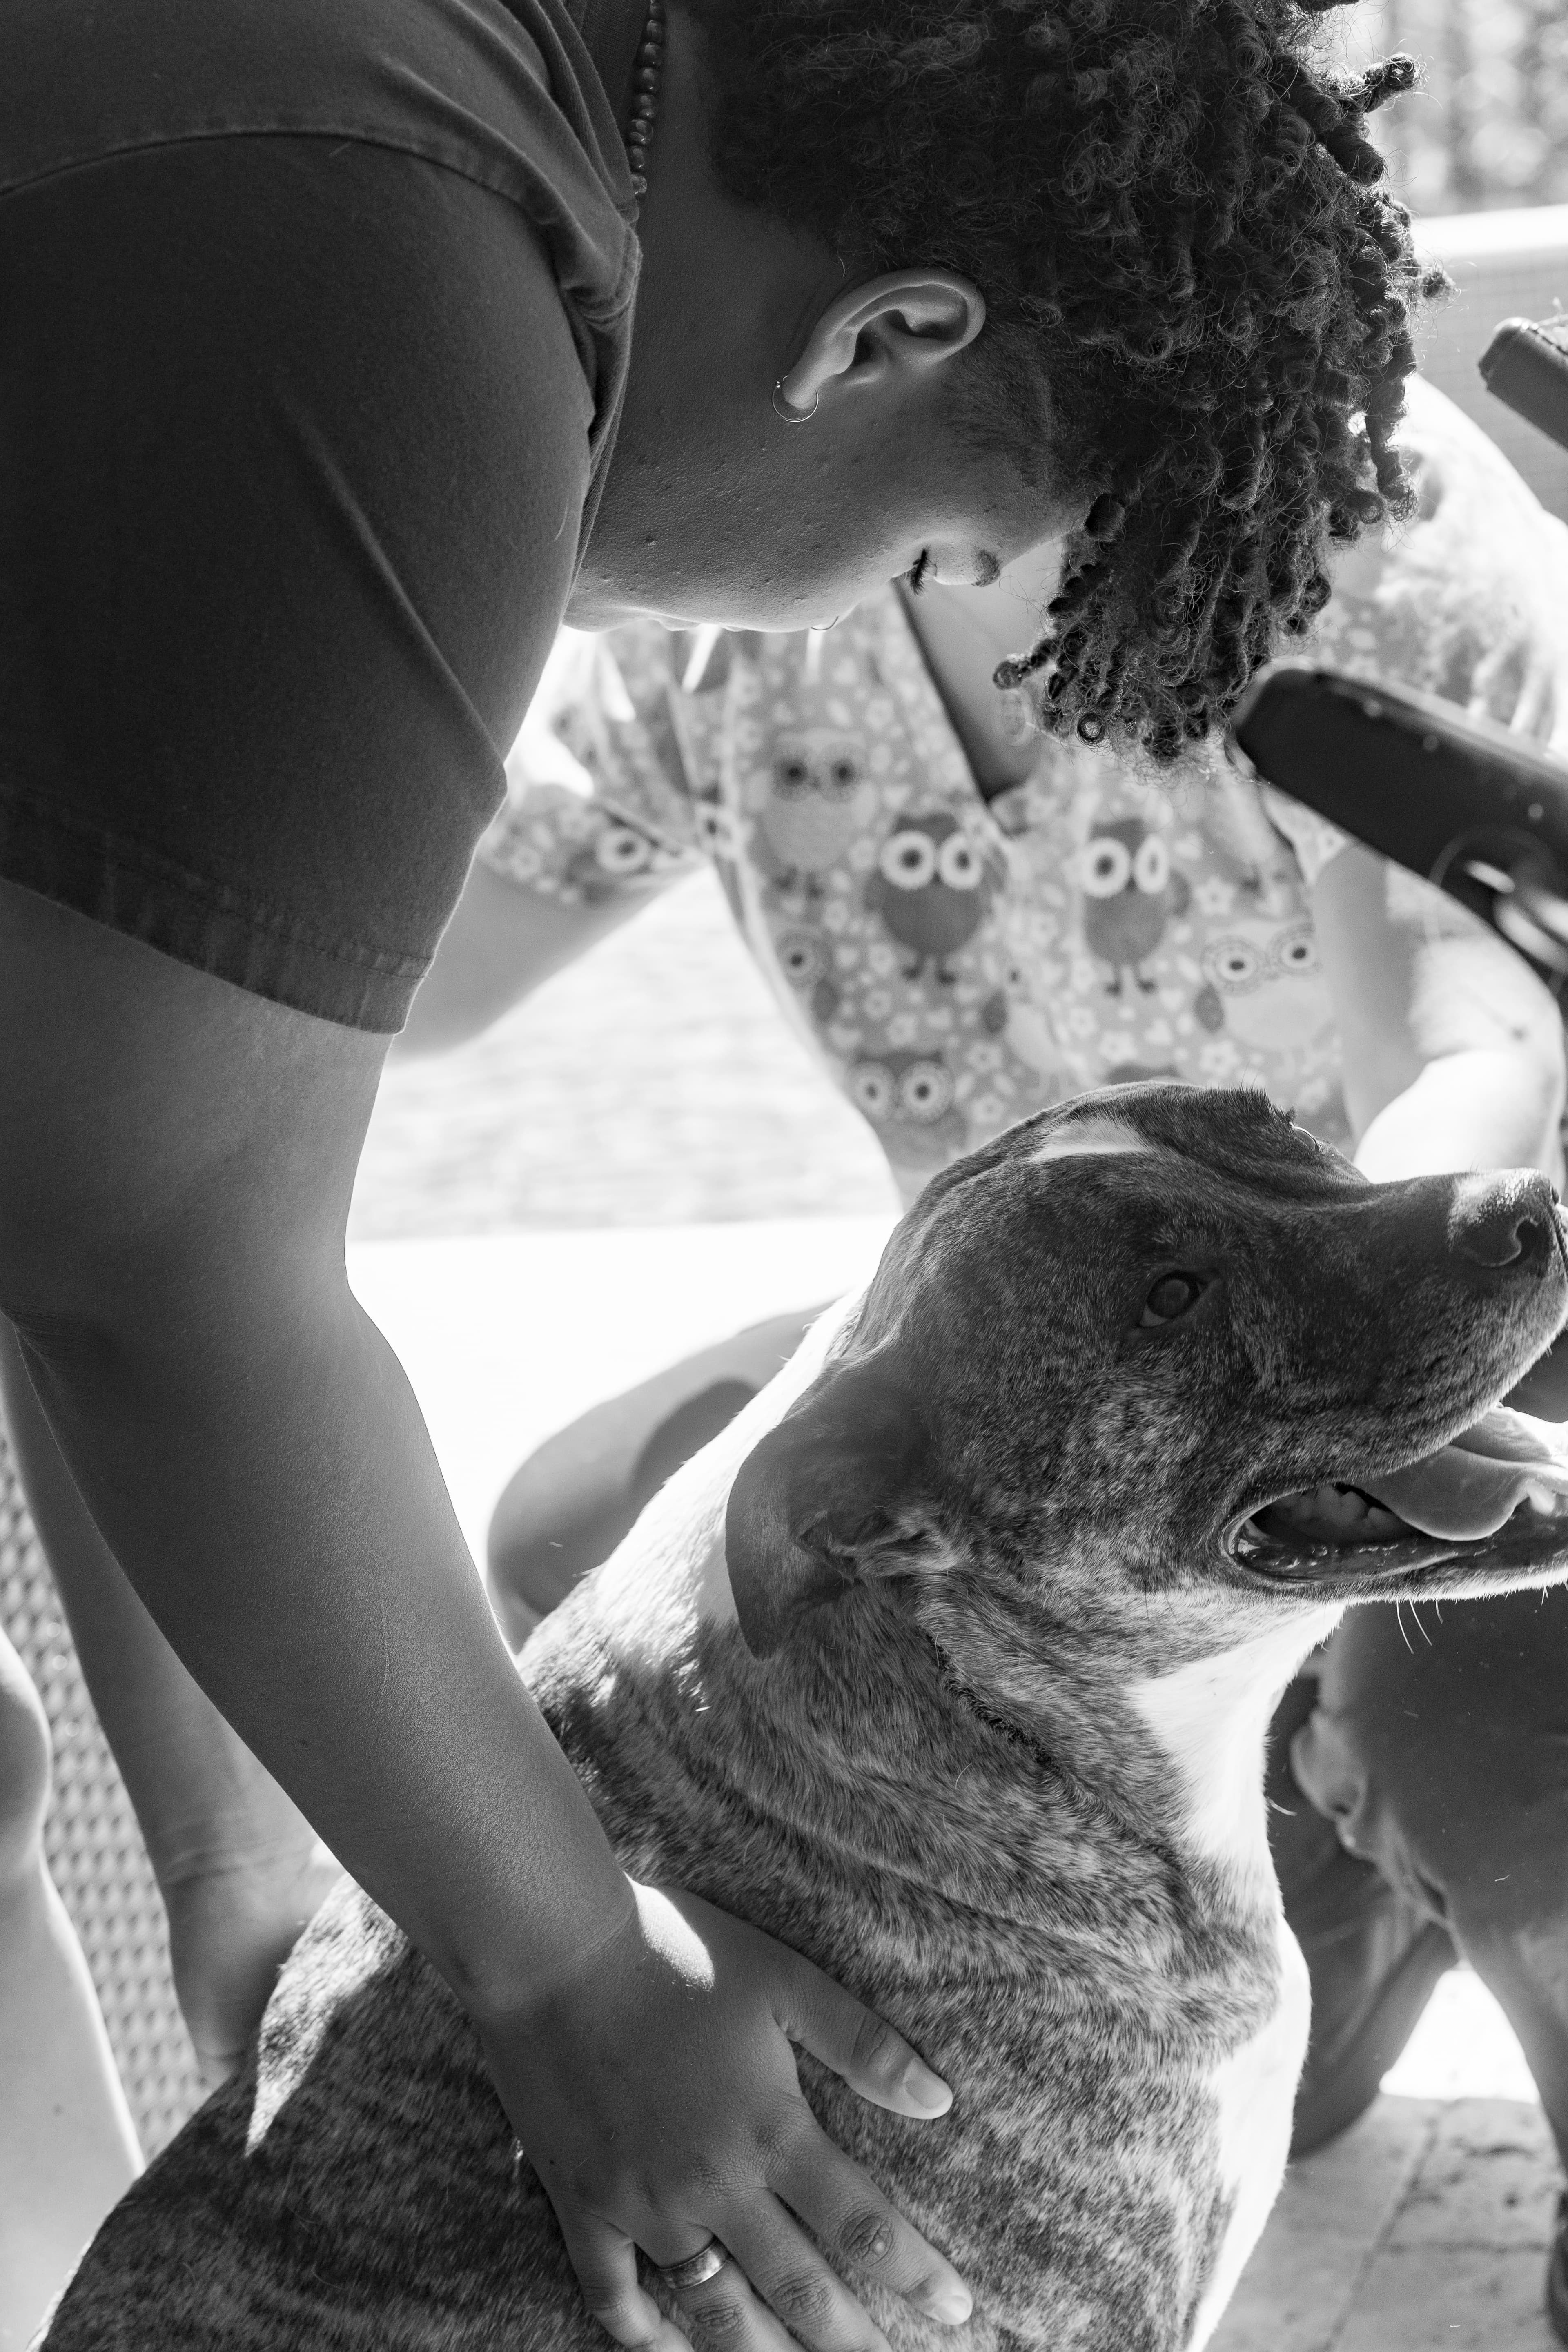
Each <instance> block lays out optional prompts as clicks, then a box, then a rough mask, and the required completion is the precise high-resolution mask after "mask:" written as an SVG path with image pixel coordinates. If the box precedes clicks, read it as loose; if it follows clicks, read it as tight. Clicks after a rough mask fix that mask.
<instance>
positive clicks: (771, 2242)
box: [675, 2193, 889, 2352]
mask: <svg viewBox="0 0 1568 2352" xmlns="http://www.w3.org/2000/svg"><path fill="white" fill-rule="evenodd" d="M727 2226H728V2227H729V2229H730V2230H731V2233H732V2235H733V2236H734V2237H736V2238H737V2239H738V2240H740V2241H741V2242H742V2243H743V2244H744V2245H745V2247H746V2250H747V2251H746V2254H745V2256H744V2257H743V2258H742V2256H740V2255H738V2254H737V2253H736V2252H735V2251H734V2250H733V2249H732V2248H730V2247H729V2244H728V2240H726V2241H725V2244H726V2248H727V2251H728V2252H729V2259H728V2261H727V2262H726V2263H725V2264H724V2267H723V2269H722V2270H721V2271H716V2272H715V2273H714V2274H713V2276H712V2277H711V2278H710V2279H704V2280H703V2282H702V2284H700V2286H693V2287H682V2288H680V2289H679V2291H678V2293H677V2294H676V2298H675V2299H676V2302H677V2303H678V2304H679V2307H680V2315H681V2317H682V2319H683V2320H684V2321H685V2322H686V2325H687V2327H688V2329H689V2333H690V2336H691V2338H692V2341H693V2343H694V2344H695V2345H697V2347H699V2352H705V2347H709V2346H711V2347H714V2352H799V2347H800V2346H801V2345H802V2344H804V2345H806V2346H808V2347H811V2352H889V2346H888V2342H887V2339H886V2337H885V2336H883V2335H882V2334H881V2333H880V2331H879V2329H878V2328H877V2327H876V2326H874V2325H873V2323H872V2321H871V2319H870V2318H869V2316H868V2314H867V2313H866V2312H864V2311H862V2309H861V2308H860V2305H858V2303H857V2302H856V2300H855V2298H854V2296H853V2295H852V2294H850V2293H849V2290H848V2289H847V2287H846V2286H844V2285H843V2284H842V2283H841V2282H840V2281H839V2280H837V2279H836V2278H835V2277H834V2275H833V2273H832V2272H831V2271H830V2270H829V2269H828V2267H827V2265H826V2263H825V2262H824V2261H823V2259H822V2257H821V2255H820V2254H819V2253H818V2252H817V2251H816V2248H815V2246H813V2245H811V2244H810V2243H809V2242H808V2241H807V2239H806V2238H805V2235H804V2233H803V2232H802V2231H799V2230H797V2229H796V2227H795V2223H794V2222H793V2221H791V2220H790V2217H789V2215H788V2214H787V2213H786V2212H785V2211H784V2208H783V2206H782V2205H781V2204H780V2203H779V2202H778V2200H777V2199H776V2198H773V2197H769V2196H767V2195H766V2194H765V2193H764V2194H763V2196H762V2197H761V2198H760V2199H759V2200H757V2207H756V2210H755V2211H754V2213H753V2214H752V2215H751V2216H750V2217H742V2216H733V2215H732V2216H731V2220H730V2221H729V2223H728V2224H727ZM753 2265H755V2266H756V2267H755V2268H754V2269H753ZM764 2279H765V2280H766V2282H767V2284H765V2285H764V2284H763V2280H764ZM769 2305H772V2306H773V2308H772V2309H771V2310H770V2309H769V2307H768V2306H769Z"/></svg>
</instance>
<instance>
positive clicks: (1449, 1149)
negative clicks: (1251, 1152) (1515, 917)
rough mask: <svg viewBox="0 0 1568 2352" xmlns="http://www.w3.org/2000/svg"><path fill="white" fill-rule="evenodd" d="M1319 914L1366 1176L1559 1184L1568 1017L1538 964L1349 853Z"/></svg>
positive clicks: (1440, 900) (1397, 874)
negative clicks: (1468, 1174) (1512, 1172)
mask: <svg viewBox="0 0 1568 2352" xmlns="http://www.w3.org/2000/svg"><path fill="white" fill-rule="evenodd" d="M1312 899H1313V914H1314V919H1315V922H1316V926H1317V932H1318V940H1319V944H1320V947H1321V951H1322V955H1323V961H1324V969H1325V971H1326V973H1327V977H1328V982H1329V986H1330V991H1331V995H1332V998H1333V1002H1334V1009H1335V1013H1336V1015H1337V1017H1338V1021H1339V1028H1340V1038H1341V1044H1342V1051H1343V1056H1344V1087H1345V1100H1346V1108H1347V1109H1348V1111H1349V1113H1350V1118H1351V1124H1352V1129H1353V1131H1354V1134H1355V1137H1356V1159H1357V1161H1358V1163H1359V1165H1360V1166H1361V1167H1363V1169H1364V1170H1365V1171H1366V1172H1367V1174H1368V1175H1369V1176H1373V1177H1374V1178H1378V1179H1385V1178H1393V1177H1395V1176H1414V1175H1421V1174H1426V1173H1430V1172H1434V1171H1441V1170H1447V1169H1454V1168H1471V1167H1480V1168H1512V1167H1521V1168H1522V1167H1534V1168H1540V1169H1542V1170H1544V1171H1545V1172H1546V1173H1547V1174H1548V1175H1550V1176H1553V1177H1556V1176H1558V1175H1559V1174H1560V1173H1561V1164H1562V1163H1561V1147H1560V1145H1559V1141H1558V1129H1559V1124H1560V1121H1561V1119H1562V1116H1563V1085H1564V1069H1563V1020H1562V1015H1561V1013H1559V1011H1558V1008H1557V1006H1556V1004H1555V1003H1554V1002H1553V1000H1552V996H1551V995H1550V994H1549V992H1547V990H1546V989H1545V988H1544V987H1542V983H1541V982H1539V981H1538V980H1537V979H1536V978H1535V976H1534V974H1533V973H1532V972H1531V971H1530V969H1529V967H1528V966H1527V965H1526V964H1525V963H1523V962H1522V961H1521V960H1520V958H1519V957H1518V956H1517V955H1515V954H1514V953H1513V951H1512V950H1510V948H1508V947H1506V946H1505V945H1504V944H1503V942H1502V941H1501V940H1499V939H1497V938H1496V937H1495V936H1494V935H1493V934H1492V933H1491V932H1490V931H1489V930H1488V929H1486V927H1485V926H1484V925H1483V924H1482V923H1480V922H1479V920H1478V919H1476V918H1475V917H1473V916H1471V915H1469V914H1468V912H1467V911H1466V909H1465V908H1462V907H1459V906H1457V905H1456V904H1455V903H1454V902H1453V900H1451V899H1449V898H1445V897H1443V896H1442V894H1441V893H1440V892H1438V891H1436V890H1434V889H1433V888H1431V887H1429V886H1428V885H1427V884H1426V883H1423V882H1420V881H1418V880H1417V879H1416V878H1415V876H1413V875H1408V874H1405V872H1404V871H1403V870H1402V869H1401V868H1400V867H1398V866H1390V865H1388V864H1386V863H1385V862H1384V860H1383V859H1382V858H1380V857H1376V856H1373V853H1372V852H1371V851H1370V850H1366V849H1363V848H1361V847H1360V846H1359V845H1352V846H1351V847H1349V848H1346V849H1342V850H1341V851H1340V853H1339V854H1338V856H1335V857H1332V858H1331V860H1330V861H1329V863H1328V864H1327V865H1326V866H1324V868H1323V870H1322V872H1321V874H1320V875H1319V877H1318V879H1317V882H1316V885H1315V887H1314V889H1313V894H1312Z"/></svg>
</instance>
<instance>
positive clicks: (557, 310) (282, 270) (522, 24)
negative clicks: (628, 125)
mask: <svg viewBox="0 0 1568 2352" xmlns="http://www.w3.org/2000/svg"><path fill="white" fill-rule="evenodd" d="M643 23H644V9H643V5H642V0H592V5H591V8H585V7H584V6H583V5H578V6H576V7H572V6H568V5H563V0H202V4H201V5H194V0H8V5H7V6H6V8H5V11H4V15H3V16H0V876H4V877H7V878H9V879H10V880H12V881H15V882H18V883H20V884H22V885H23V886H24V887H27V888H30V889H34V890H37V891H39V892H41V893H43V894H44V895H46V896H48V897H52V898H57V899H58V900H60V901H61V902H62V903H64V904H67V905H68V906H71V907H74V908H76V909H77V910H78V911H79V912H81V913H83V914H86V915H89V916H90V917H92V918H93V919H96V920H99V921H102V922H106V923H109V924H111V925H113V926H114V927H116V928H118V929H121V930H125V931H128V932H130V933H132V935H134V936H136V937H139V938H141V939H142V940H146V941H147V942H148V943H149V944H150V945H152V946H153V947H155V948H157V949H159V950H162V951H163V952H165V953H167V954H171V955H174V956H176V957H178V958H180V959H182V960H184V961H187V962H190V963H193V964H195V965H196V966H198V967H199V968H201V969H204V970H205V971H211V972H213V973H215V974H216V975H217V976H219V977H221V978H224V979H226V980H229V981H231V982H234V983H236V984H237V985H238V986H241V987H245V988H248V989H251V990H254V991H256V992H259V993H261V994H264V995H268V996H271V997H274V998H276V999H277V1000H279V1001H280V1002H282V1003H289V1004H291V1005H294V1006H296V1007H298V1008H299V1009H300V1010H303V1011H306V1012H310V1013H317V1014H319V1015H320V1016H321V1017H323V1018H326V1019H329V1020H333V1021H338V1022H342V1023H347V1024H351V1025H357V1026H362V1027H365V1028H368V1029H372V1030H383V1031H384V1030H389V1029H395V1028H396V1027H397V1026H398V1025H400V1024H401V1021H402V1018H403V1015H404V1013H405V1010H406V1005H407V1002H408V999H409V997H410V996H411V994H412V992H413V989H414V987H415V986H416V983H417V982H418V979H419V978H420V976H421V975H422V973H423V971H424V970H425V969H426V965H427V963H428V961H429V958H430V955H431V953H432V952H433V950H434V947H435V944H436V941H437V939H438V937H439V934H440V930H441V929H442V927H443V925H444V923H445V921H446V919H447V914H448V913H449V911H450V908H451V907H452V905H453V904H454V902H455V900H456V898H457V895H458V891H459V890H460V888H461V886H462V881H463V877H464V875H465V873H466V871H467V867H468V859H469V856H470V855H471V852H472V848H473V845H474V842H475V841H476V839H477V838H478V836H479V833H480V832H481V830H482V829H483V826H484V824H485V823H486V822H487V820H488V818H489V815H490V814H491V813H492V811H493V809H494V808H495V806H496V804H497V803H498V802H499V800H500V794H501V792H502V789H503V770H502V764H501V762H502V755H503V754H504V751H505V749H506V746H507V744H508V743H509V742H510V739H511V735H512V733H513V732H514V731H515V729H516V726H517V724H518V722H519V720H520V719H521V713H522V710H523V709H524V708H525V707H526V704H527V700H528V697H529V694H530V692H531V688H532V685H533V682H534V679H535V677H536V676H537V673H538V669H539V667H540V664H541V663H542V659H543V656H544V654H545V653H546V652H547V650H548V647H549V644H550V642H551V640H552V636H553V634H554V629H555V626H556V625H557V622H558V620H559V616H560V612H561V607H562V603H563V597H564V594H565V593H566V589H567V587H568V586H569V584H570V579H571V574H572V571H573V569H574V562H575V560H576V558H577V556H578V554H579V553H580V551H581V548H582V546H583V545H584V543H585V540H586V536H587V533H588V531H589V530H590V529H591V527H592V523H593V518H594V513H595V506H596V502H597V499H598V495H599V491H600V489H601V488H602V485H603V480H604V476H605V467H606V464H607V460H608V457H609V452H610V449H611V446H612V444H613V441H614V436H615V432H616V420H617V417H618V414H619V409H620V404H621V398H622V393H623V389H624V383H625V378H626V364H627V354H628V350H629V342H630V331H631V319H632V310H633V300H634V295H635V289H636V284H637V259H638V251H637V236H636V231H635V226H634V223H635V205H634V201H633V194H632V189H631V183H630V175H629V172H628V169H627V165H626V154H625V150H624V147H623V144H622V142H621V138H620V135H619V127H618V109H619V104H620V101H621V100H622V96H623V92H624V89H625V87H626V83H627V82H628V81H629V78H630V72H631V68H632V64H633V58H634V53H635V50H636V47H637V41H638V38H639V37H640V34H641V32H642V29H643Z"/></svg>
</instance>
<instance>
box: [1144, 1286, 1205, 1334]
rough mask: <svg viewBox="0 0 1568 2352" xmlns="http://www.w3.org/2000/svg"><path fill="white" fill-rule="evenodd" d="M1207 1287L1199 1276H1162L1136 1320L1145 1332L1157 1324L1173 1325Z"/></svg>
mask: <svg viewBox="0 0 1568 2352" xmlns="http://www.w3.org/2000/svg"><path fill="white" fill-rule="evenodd" d="M1207 1287H1208V1286H1207V1284H1206V1283H1205V1280H1204V1278H1203V1276H1202V1275H1199V1274H1163V1275H1162V1276H1160V1279H1159V1281H1158V1282H1157V1283H1156V1284H1155V1285H1154V1287H1153V1289H1152V1291H1151V1292H1150V1293H1149V1296H1148V1297H1147V1298H1146V1299H1145V1300H1144V1301H1143V1312H1142V1315H1141V1316H1140V1317H1139V1318H1138V1320H1139V1322H1140V1323H1141V1324H1142V1327H1143V1328H1144V1330H1145V1331H1148V1330H1152V1328H1153V1327H1154V1326H1155V1325H1156V1324H1158V1323H1173V1322H1174V1321H1175V1320H1176V1318H1177V1317H1178V1316H1180V1315H1184V1314H1185V1313H1186V1311H1187V1309H1188V1307H1195V1306H1196V1304H1197V1302H1198V1300H1199V1299H1200V1298H1201V1297H1203V1295H1204V1292H1205V1289H1206V1288H1207Z"/></svg>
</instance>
